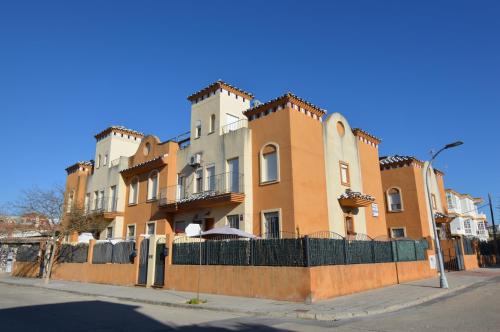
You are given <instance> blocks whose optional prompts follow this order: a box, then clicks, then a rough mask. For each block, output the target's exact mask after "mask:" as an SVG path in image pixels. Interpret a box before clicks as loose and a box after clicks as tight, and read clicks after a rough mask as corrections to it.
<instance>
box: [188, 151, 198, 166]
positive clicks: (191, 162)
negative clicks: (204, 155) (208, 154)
mask: <svg viewBox="0 0 500 332" xmlns="http://www.w3.org/2000/svg"><path fill="white" fill-rule="evenodd" d="M200 164H201V154H199V153H197V154H194V155H192V156H191V158H190V159H189V166H198V165H200Z"/></svg>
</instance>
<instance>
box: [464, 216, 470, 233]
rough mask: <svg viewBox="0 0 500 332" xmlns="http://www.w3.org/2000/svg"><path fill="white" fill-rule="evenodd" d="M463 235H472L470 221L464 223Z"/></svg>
mask: <svg viewBox="0 0 500 332" xmlns="http://www.w3.org/2000/svg"><path fill="white" fill-rule="evenodd" d="M464 230H465V234H472V225H471V222H470V219H467V220H465V221H464Z"/></svg>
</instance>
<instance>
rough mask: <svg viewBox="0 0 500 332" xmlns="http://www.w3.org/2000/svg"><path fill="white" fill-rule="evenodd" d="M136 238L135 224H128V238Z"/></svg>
mask: <svg viewBox="0 0 500 332" xmlns="http://www.w3.org/2000/svg"><path fill="white" fill-rule="evenodd" d="M134 238H135V225H128V226H127V239H129V240H132V239H134Z"/></svg>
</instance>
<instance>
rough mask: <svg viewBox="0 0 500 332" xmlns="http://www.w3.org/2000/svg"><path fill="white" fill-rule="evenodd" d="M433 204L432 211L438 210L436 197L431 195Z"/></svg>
mask: <svg viewBox="0 0 500 332" xmlns="http://www.w3.org/2000/svg"><path fill="white" fill-rule="evenodd" d="M431 202H432V209H433V210H436V209H437V201H436V195H434V194H431Z"/></svg>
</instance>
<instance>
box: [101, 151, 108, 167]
mask: <svg viewBox="0 0 500 332" xmlns="http://www.w3.org/2000/svg"><path fill="white" fill-rule="evenodd" d="M107 164H108V154H107V153H106V154H105V155H104V159H103V160H102V166H106V165H107Z"/></svg>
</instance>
